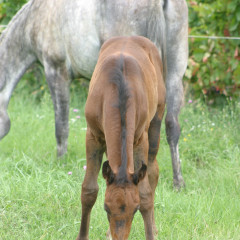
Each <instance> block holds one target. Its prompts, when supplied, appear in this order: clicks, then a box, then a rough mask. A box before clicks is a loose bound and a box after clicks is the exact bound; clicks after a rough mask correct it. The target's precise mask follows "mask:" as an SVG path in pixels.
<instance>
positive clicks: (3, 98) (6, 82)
mask: <svg viewBox="0 0 240 240" xmlns="http://www.w3.org/2000/svg"><path fill="white" fill-rule="evenodd" d="M132 35H141V36H145V37H147V38H149V39H150V40H151V41H152V42H153V43H155V45H156V46H157V48H158V50H159V52H160V54H161V57H162V61H163V68H164V69H165V70H166V69H168V72H167V75H166V88H167V100H166V101H167V115H166V120H165V121H166V133H167V140H168V143H169V146H170V150H171V157H172V165H173V178H174V185H175V186H176V187H180V186H182V185H184V181H183V178H182V174H181V166H180V158H179V152H178V139H179V136H180V127H179V123H178V114H179V111H180V106H181V104H182V99H183V86H182V77H183V74H184V72H185V69H186V66H187V58H188V9H187V4H186V2H185V0H141V1H140V0H124V1H123V0H114V1H112V0H81V1H77V0H29V2H28V3H27V4H25V5H24V6H23V7H22V9H21V10H19V12H18V13H17V14H16V15H15V16H14V17H13V19H12V21H11V22H10V23H9V25H8V27H7V28H6V29H5V31H4V32H3V33H2V35H1V37H0V139H1V138H3V137H4V136H5V135H6V134H7V133H8V132H9V129H10V119H9V117H8V113H7V107H8V103H9V100H10V97H11V94H12V92H13V90H14V88H15V86H16V85H17V83H18V81H19V80H20V78H21V77H22V75H23V74H24V72H25V71H26V70H27V69H28V68H29V67H30V65H31V64H32V63H33V62H35V61H39V62H40V63H41V64H42V65H43V67H44V70H45V75H46V79H47V82H48V85H49V88H50V92H51V96H52V100H53V104H54V110H55V134H56V140H57V155H58V156H62V155H63V154H65V153H66V151H67V139H68V132H69V124H68V115H69V84H70V82H71V79H73V78H75V77H78V76H82V77H85V78H88V79H89V78H91V75H92V73H93V70H94V67H95V64H96V62H97V57H98V53H99V50H100V47H101V45H102V43H103V42H104V41H106V40H107V39H109V38H110V37H112V36H132ZM166 40H167V41H166ZM165 62H166V64H165ZM164 74H166V71H165V73H164Z"/></svg>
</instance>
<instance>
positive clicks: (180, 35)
mask: <svg viewBox="0 0 240 240" xmlns="http://www.w3.org/2000/svg"><path fill="white" fill-rule="evenodd" d="M164 13H165V17H166V24H167V68H168V74H167V79H166V87H167V100H166V102H167V116H166V119H165V122H166V133H167V141H168V144H169V146H170V150H171V157H172V166H173V183H174V186H175V187H176V188H180V187H182V186H184V185H185V183H184V180H183V177H182V173H181V163H180V157H179V150H178V140H179V136H180V126H179V122H178V115H179V112H180V107H181V104H182V101H183V86H182V77H183V75H184V72H185V70H186V67H187V59H188V9H187V4H186V1H185V0H169V1H168V3H167V4H166V8H165V10H164ZM176 36H177V37H176Z"/></svg>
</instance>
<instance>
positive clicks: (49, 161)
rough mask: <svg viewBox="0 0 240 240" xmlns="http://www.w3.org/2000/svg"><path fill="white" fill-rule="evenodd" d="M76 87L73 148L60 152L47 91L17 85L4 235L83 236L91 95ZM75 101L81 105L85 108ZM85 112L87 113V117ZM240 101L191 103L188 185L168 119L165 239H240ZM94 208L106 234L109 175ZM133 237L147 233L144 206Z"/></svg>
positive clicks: (185, 139)
mask: <svg viewBox="0 0 240 240" xmlns="http://www.w3.org/2000/svg"><path fill="white" fill-rule="evenodd" d="M79 94H81V93H80V92H79V91H78V92H75V94H72V96H73V99H72V102H71V107H70V136H69V147H68V154H67V155H66V157H65V158H63V159H60V160H59V159H57V158H56V142H55V133H54V129H55V128H54V112H53V107H52V103H51V98H50V96H49V94H48V93H45V95H44V96H43V98H42V99H41V102H40V103H38V102H36V100H35V99H34V97H33V96H31V95H26V94H25V95H24V94H23V93H22V94H20V92H18V91H17V94H15V95H14V96H13V98H12V99H11V102H10V105H9V115H10V118H11V121H12V126H11V131H10V133H9V134H8V135H7V136H6V137H5V138H4V139H3V140H2V141H1V142H0V239H2V240H9V239H11V240H14V239H18V240H19V239H24V240H33V239H41V240H43V239H44V240H45V239H49V240H50V239H51V240H54V239H58V240H59V239H75V237H76V235H77V233H78V230H79V226H80V217H81V202H80V194H81V183H82V181H83V177H84V173H85V170H84V168H83V167H84V165H85V164H86V162H85V158H86V156H85V129H86V121H85V118H84V98H85V97H82V96H83V95H81V96H80V95H79ZM74 109H78V112H76V110H75V111H74ZM79 116H80V118H79ZM239 119H240V105H239V104H238V103H233V102H231V101H230V102H229V104H228V105H227V106H225V107H223V108H222V109H208V107H207V106H205V105H204V104H202V103H200V102H194V103H186V105H185V106H184V108H183V109H182V112H181V115H180V123H181V127H182V134H181V139H180V143H179V147H180V153H181V161H182V170H183V176H184V179H185V182H186V189H184V190H182V191H181V192H176V191H174V190H173V188H172V168H171V160H170V153H169V147H168V144H167V142H166V136H165V126H164V125H163V126H162V130H161V144H160V149H159V153H158V157H157V158H158V162H159V166H160V180H159V183H158V186H157V191H156V195H155V213H156V223H157V226H158V230H159V233H158V236H157V239H168V240H169V239H173V240H175V239H180V240H186V239H194V240H195V239H201V240H204V239H214V240H216V239H219V240H226V239H234V240H238V239H240V237H239V236H240V161H239V158H240V145H239V143H240V135H239V133H240V124H239ZM98 183H99V187H100V190H99V194H98V199H97V202H96V204H95V206H94V208H93V211H92V215H91V227H90V239H94V240H97V239H106V237H105V233H106V231H107V229H108V222H107V217H106V214H105V212H104V210H103V202H104V193H105V181H104V180H103V178H102V176H101V174H100V175H99V182H98ZM129 239H136V240H141V239H145V237H144V226H143V220H142V218H141V215H140V213H137V214H136V215H135V217H134V221H133V226H132V230H131V234H130V238H129Z"/></svg>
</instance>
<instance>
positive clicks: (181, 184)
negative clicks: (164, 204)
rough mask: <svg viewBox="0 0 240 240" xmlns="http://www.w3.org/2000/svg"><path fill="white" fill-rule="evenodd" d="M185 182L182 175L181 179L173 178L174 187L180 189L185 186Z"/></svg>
mask: <svg viewBox="0 0 240 240" xmlns="http://www.w3.org/2000/svg"><path fill="white" fill-rule="evenodd" d="M185 186H186V185H185V182H184V180H183V178H182V177H180V178H179V179H173V187H174V188H175V189H176V190H177V191H180V190H181V189H183V188H185Z"/></svg>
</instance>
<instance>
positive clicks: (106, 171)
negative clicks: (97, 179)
mask: <svg viewBox="0 0 240 240" xmlns="http://www.w3.org/2000/svg"><path fill="white" fill-rule="evenodd" d="M102 174H103V177H104V178H105V179H106V180H107V183H108V184H111V183H113V181H114V179H115V174H114V173H113V171H112V169H111V167H110V165H109V161H106V162H104V163H103V166H102Z"/></svg>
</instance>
